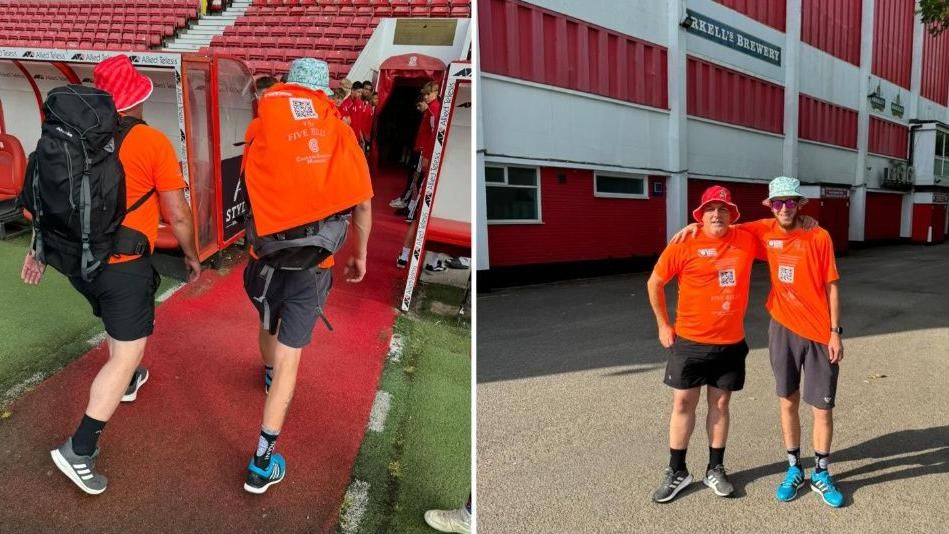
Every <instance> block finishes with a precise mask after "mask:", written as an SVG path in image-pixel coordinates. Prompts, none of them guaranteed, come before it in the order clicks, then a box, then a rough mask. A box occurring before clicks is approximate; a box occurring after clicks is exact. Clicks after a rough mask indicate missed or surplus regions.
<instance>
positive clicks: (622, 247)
mask: <svg viewBox="0 0 949 534" xmlns="http://www.w3.org/2000/svg"><path fill="white" fill-rule="evenodd" d="M560 175H564V176H565V177H566V182H565V183H559V179H558V176H560ZM665 181H666V178H665V177H664V176H650V177H649V191H650V198H649V199H646V200H640V199H625V198H595V197H594V196H593V171H588V170H576V169H563V168H553V167H544V168H541V171H540V184H541V185H540V187H541V192H540V198H541V216H542V218H543V221H544V222H543V224H512V225H498V224H490V225H488V254H489V256H488V257H489V258H490V259H491V266H492V267H505V266H513V265H528V264H537V263H557V262H571V261H585V260H602V259H608V258H629V257H634V256H654V255H658V254H659V253H660V252H662V249H663V248H665V246H666V197H665V195H653V194H652V193H651V192H652V190H653V185H652V184H654V183H656V182H659V183H663V184H664V183H665Z"/></svg>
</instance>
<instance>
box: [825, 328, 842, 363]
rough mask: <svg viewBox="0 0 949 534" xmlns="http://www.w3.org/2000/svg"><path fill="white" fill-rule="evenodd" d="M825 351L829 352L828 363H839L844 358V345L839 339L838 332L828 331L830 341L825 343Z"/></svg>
mask: <svg viewBox="0 0 949 534" xmlns="http://www.w3.org/2000/svg"><path fill="white" fill-rule="evenodd" d="M827 351H828V352H830V363H840V360H843V359H844V345H843V343H841V341H840V334H838V333H837V332H831V333H830V343H828V344H827Z"/></svg>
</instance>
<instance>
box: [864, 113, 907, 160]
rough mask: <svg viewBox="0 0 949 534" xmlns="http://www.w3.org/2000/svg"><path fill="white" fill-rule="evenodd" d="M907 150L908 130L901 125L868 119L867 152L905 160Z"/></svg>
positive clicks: (877, 119)
mask: <svg viewBox="0 0 949 534" xmlns="http://www.w3.org/2000/svg"><path fill="white" fill-rule="evenodd" d="M908 148H909V128H907V127H906V126H903V125H902V124H897V123H895V122H890V121H886V120H883V119H880V118H878V117H870V143H869V147H868V149H869V151H870V152H872V153H874V154H879V155H883V156H892V157H894V158H900V159H906V158H907V157H908Z"/></svg>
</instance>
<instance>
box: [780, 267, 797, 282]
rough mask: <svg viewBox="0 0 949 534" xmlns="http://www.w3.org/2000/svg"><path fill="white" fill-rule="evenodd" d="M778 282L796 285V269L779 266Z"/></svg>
mask: <svg viewBox="0 0 949 534" xmlns="http://www.w3.org/2000/svg"><path fill="white" fill-rule="evenodd" d="M778 280H780V281H782V282H784V283H785V284H793V283H794V267H792V266H790V265H778Z"/></svg>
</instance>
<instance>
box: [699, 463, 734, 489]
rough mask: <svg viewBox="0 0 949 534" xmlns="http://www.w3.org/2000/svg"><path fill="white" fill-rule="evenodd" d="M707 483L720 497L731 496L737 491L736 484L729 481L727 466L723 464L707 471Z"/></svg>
mask: <svg viewBox="0 0 949 534" xmlns="http://www.w3.org/2000/svg"><path fill="white" fill-rule="evenodd" d="M705 485H706V486H708V487H710V488H712V491H714V492H715V495H718V496H719V497H730V496H731V494H732V493H734V492H735V486H733V485H732V483H731V482H729V481H728V476H727V475H726V474H725V466H723V465H721V464H719V465H716V466H715V467H713V468H711V469H709V470H708V471H706V472H705Z"/></svg>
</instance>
